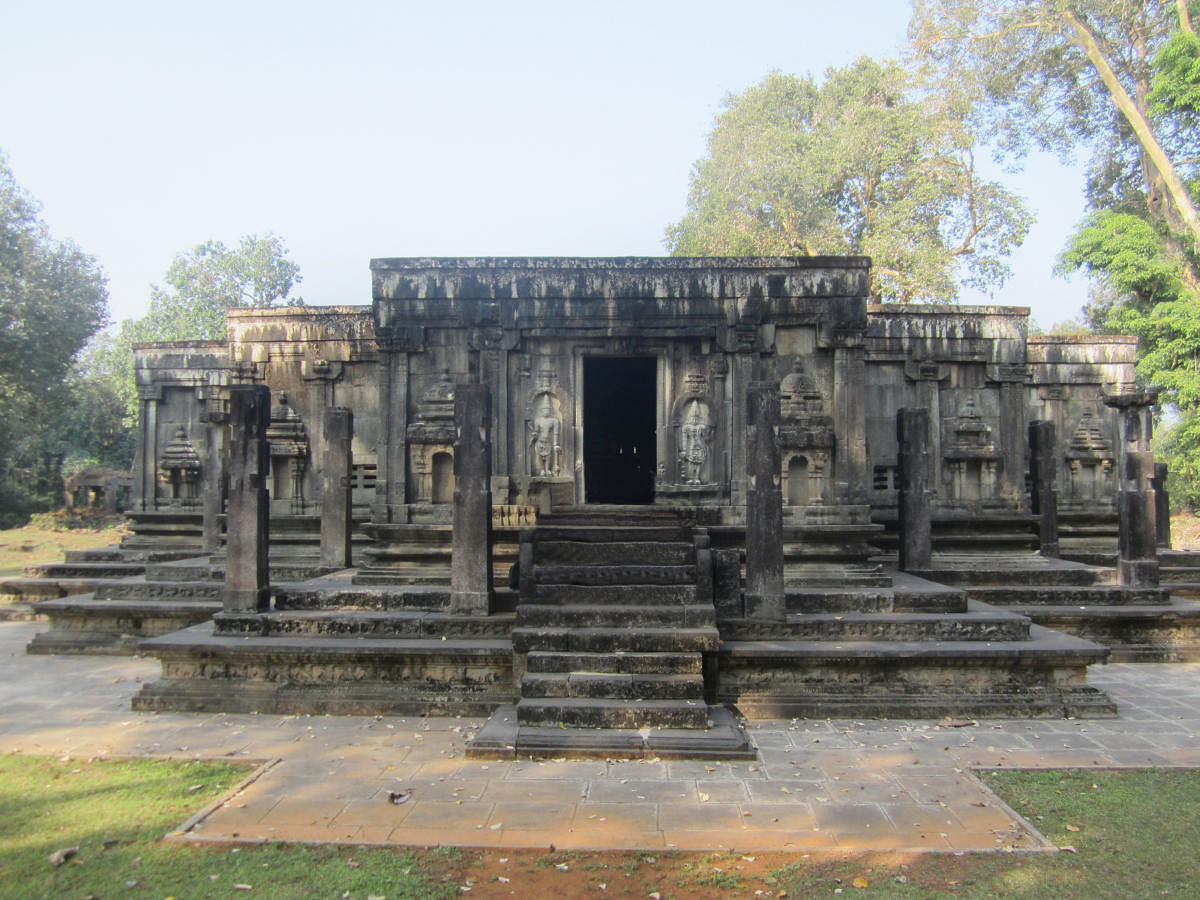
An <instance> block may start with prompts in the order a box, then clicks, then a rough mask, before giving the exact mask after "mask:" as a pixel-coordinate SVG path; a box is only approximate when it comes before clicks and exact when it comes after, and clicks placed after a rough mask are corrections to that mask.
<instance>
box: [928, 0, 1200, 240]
mask: <svg viewBox="0 0 1200 900" xmlns="http://www.w3.org/2000/svg"><path fill="white" fill-rule="evenodd" d="M1190 22H1191V16H1190V12H1189V9H1188V5H1187V0H914V4H913V18H912V21H911V23H910V26H909V35H910V39H911V44H912V47H913V53H914V62H915V63H916V65H917V67H918V69H919V70H920V72H921V74H922V77H923V79H924V81H925V82H926V83H927V84H929V85H931V86H932V87H933V88H934V89H939V88H941V89H946V90H953V91H955V92H959V93H961V92H964V91H965V92H966V93H968V94H970V95H973V97H974V98H975V99H976V100H977V101H978V102H977V104H976V105H975V107H974V110H975V111H974V115H973V121H974V122H975V123H976V125H978V126H980V127H981V128H982V130H983V132H984V133H985V134H986V135H988V136H990V137H993V138H997V139H998V140H999V142H1000V144H1001V145H1002V146H1004V147H1006V148H1007V149H1009V150H1012V151H1016V152H1017V153H1021V152H1024V151H1025V150H1027V149H1029V148H1030V147H1031V146H1039V147H1042V148H1044V149H1054V150H1057V151H1059V152H1060V153H1062V154H1063V155H1064V156H1069V155H1071V154H1073V153H1074V152H1075V151H1076V150H1077V149H1078V148H1079V147H1081V146H1087V147H1090V148H1091V149H1092V152H1093V166H1092V167H1093V178H1092V184H1091V189H1092V196H1093V200H1094V201H1098V200H1099V201H1101V202H1100V203H1097V205H1104V204H1103V198H1106V197H1107V199H1108V200H1111V199H1113V198H1114V197H1120V196H1121V195H1123V194H1124V195H1127V194H1128V193H1129V192H1130V190H1131V189H1136V187H1137V186H1140V192H1141V193H1143V194H1144V196H1145V200H1146V203H1147V206H1148V208H1149V212H1150V215H1151V216H1152V217H1153V218H1155V219H1157V220H1161V221H1163V222H1165V223H1167V224H1168V226H1169V228H1170V231H1171V232H1172V233H1173V234H1179V235H1182V236H1184V237H1185V238H1186V241H1187V243H1188V244H1190V245H1191V248H1192V250H1193V251H1194V249H1195V246H1196V244H1197V242H1200V215H1198V214H1197V211H1196V203H1195V201H1194V200H1193V198H1192V197H1191V195H1190V194H1189V192H1188V190H1187V188H1186V187H1185V184H1184V182H1185V180H1186V177H1185V173H1181V172H1180V168H1179V167H1180V166H1181V165H1185V166H1186V165H1194V164H1195V158H1194V156H1195V155H1194V154H1193V153H1191V152H1190V150H1189V145H1192V144H1194V132H1192V131H1190V130H1185V131H1180V130H1178V129H1174V128H1172V127H1170V124H1169V123H1166V122H1164V121H1162V120H1161V119H1159V120H1156V118H1155V116H1154V114H1153V111H1152V110H1151V98H1150V94H1151V89H1152V82H1153V80H1154V71H1153V61H1154V58H1155V54H1156V53H1158V52H1159V51H1160V50H1162V49H1163V48H1164V47H1165V46H1166V45H1167V43H1168V41H1169V39H1170V38H1171V36H1172V34H1173V33H1174V32H1175V31H1176V30H1184V31H1190V30H1191V26H1190ZM1163 90H1164V95H1163V97H1162V100H1161V102H1163V103H1169V102H1172V100H1171V98H1173V97H1175V95H1169V96H1168V95H1167V94H1166V93H1165V91H1166V89H1165V88H1164V89H1163Z"/></svg>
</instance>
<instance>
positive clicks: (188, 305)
mask: <svg viewBox="0 0 1200 900" xmlns="http://www.w3.org/2000/svg"><path fill="white" fill-rule="evenodd" d="M164 280H165V281H166V286H165V287H163V286H160V285H154V286H152V287H151V291H150V309H149V311H148V312H147V313H146V315H145V316H143V317H142V318H141V319H138V320H136V321H134V322H128V323H122V328H121V333H122V336H125V335H126V334H127V333H128V337H129V338H130V339H131V340H132V341H134V342H141V341H182V340H208V341H211V340H221V339H223V338H224V337H225V310H226V309H230V308H241V307H252V306H253V307H265V306H281V305H285V304H290V305H292V306H301V305H303V303H304V300H303V299H302V298H300V297H291V296H289V295H290V294H291V291H292V288H293V287H295V286H296V285H297V284H299V282H300V281H301V280H302V279H301V276H300V267H299V266H298V265H296V263H295V262H293V261H292V260H291V259H289V258H288V249H287V246H286V245H285V244H284V242H283V240H282V238H279V237H277V236H276V235H274V234H266V235H263V236H262V237H260V236H258V235H254V234H250V235H246V236H244V237H242V238H241V240H240V241H239V242H238V245H237V247H235V248H232V249H230V248H229V247H226V246H225V245H224V244H223V243H222V242H221V241H205V242H204V243H203V244H197V245H196V246H195V247H193V248H192V249H191V250H190V251H188V252H186V253H177V254H176V255H175V258H174V259H173V260H171V264H170V265H169V266H168V267H167V272H166V275H165V276H164Z"/></svg>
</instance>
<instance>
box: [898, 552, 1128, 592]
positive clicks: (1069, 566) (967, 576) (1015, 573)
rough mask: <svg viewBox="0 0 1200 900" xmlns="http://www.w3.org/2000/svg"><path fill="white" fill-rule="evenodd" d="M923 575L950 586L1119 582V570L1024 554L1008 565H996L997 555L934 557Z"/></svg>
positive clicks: (1071, 584) (1105, 583)
mask: <svg viewBox="0 0 1200 900" xmlns="http://www.w3.org/2000/svg"><path fill="white" fill-rule="evenodd" d="M918 574H919V575H920V576H921V577H922V578H927V579H929V580H930V581H936V582H939V583H940V584H951V585H963V586H968V585H995V586H1004V587H1008V586H1010V585H1020V584H1027V585H1029V584H1036V585H1063V586H1072V587H1079V586H1083V587H1090V586H1094V585H1110V584H1115V583H1116V577H1117V576H1116V572H1114V571H1113V570H1112V569H1101V568H1096V567H1094V566H1085V565H1082V564H1079V563H1073V562H1068V561H1063V560H1047V559H1045V558H1044V557H1024V558H1017V559H1014V560H1012V561H1011V563H1009V564H1008V565H997V564H996V559H995V557H994V556H991V557H988V558H987V559H986V560H982V559H981V560H971V559H960V560H955V561H953V562H948V561H947V562H943V561H942V560H938V559H935V560H934V564H933V566H932V567H931V568H929V569H928V570H926V571H923V572H919V573H918Z"/></svg>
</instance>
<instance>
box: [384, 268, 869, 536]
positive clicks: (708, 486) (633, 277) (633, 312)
mask: <svg viewBox="0 0 1200 900" xmlns="http://www.w3.org/2000/svg"><path fill="white" fill-rule="evenodd" d="M371 265H372V273H373V287H374V299H375V311H376V320H377V330H378V334H379V337H380V346H381V348H383V350H384V353H385V355H388V356H389V357H390V362H389V364H388V365H387V366H386V368H387V373H388V381H389V383H388V384H387V385H386V390H387V391H388V393H389V396H390V399H389V400H387V401H385V403H384V405H385V408H386V409H388V410H389V413H390V415H391V416H392V417H393V421H392V422H391V423H390V427H389V436H390V441H391V442H392V446H393V456H394V458H393V459H392V460H391V461H390V463H389V465H390V467H391V470H392V471H393V472H395V473H397V474H399V471H400V470H401V468H402V466H404V462H403V460H402V459H401V454H400V453H398V452H396V450H395V441H397V440H399V438H400V435H402V434H404V435H407V439H408V441H409V447H410V458H409V461H408V465H407V466H406V467H404V468H405V471H404V472H403V477H404V478H406V479H407V481H408V484H407V486H406V489H405V490H404V491H401V490H400V489H399V487H398V486H397V485H396V484H395V483H393V486H392V487H391V489H390V490H388V491H387V500H386V504H385V506H386V510H384V509H381V510H379V511H378V512H377V514H381V515H383V514H385V515H387V516H389V517H390V518H392V519H393V520H404V517H405V516H409V515H412V514H413V510H412V505H413V504H414V503H416V504H418V505H419V504H423V503H428V502H430V501H431V499H432V494H433V493H434V492H433V489H432V487H431V486H427V485H426V483H425V482H424V481H423V480H422V479H432V480H433V481H434V482H436V478H435V473H433V472H432V471H431V469H432V465H431V463H430V462H429V460H430V458H431V456H434V455H436V454H438V453H444V452H446V449H447V448H446V442H444V441H439V440H438V431H437V427H436V425H437V412H436V407H437V404H438V403H439V402H443V401H444V399H445V398H444V397H441V396H440V391H441V388H440V387H439V383H440V382H444V381H447V380H448V381H450V382H453V383H461V382H464V381H474V380H479V381H481V382H482V383H484V384H485V385H487V386H488V388H489V390H490V392H491V394H492V396H493V397H494V398H495V403H494V407H493V408H494V410H495V412H494V416H495V420H494V423H493V424H494V428H493V432H494V434H495V435H496V440H495V453H494V457H493V474H494V476H495V477H496V480H497V485H496V492H497V494H498V496H497V500H498V501H499V502H501V503H521V504H528V505H533V506H538V507H539V508H547V506H548V505H550V504H551V503H553V504H556V505H557V504H563V503H571V502H581V501H582V500H583V498H584V496H585V493H586V485H585V483H584V466H583V445H582V442H583V433H582V432H583V371H584V365H585V360H586V359H587V358H588V357H589V356H608V357H649V358H653V359H654V360H655V361H656V367H657V379H656V380H657V394H656V397H655V441H656V446H655V456H656V463H657V466H656V476H655V498H656V502H669V503H711V504H729V503H731V502H732V503H733V504H734V505H739V504H742V503H744V493H745V485H744V478H743V475H742V473H743V472H744V469H745V459H744V453H745V449H744V441H743V439H742V435H744V433H745V408H744V395H745V388H746V386H748V384H749V383H750V381H751V380H754V379H759V378H766V379H774V380H779V379H781V378H782V377H784V376H786V375H787V374H789V373H790V372H792V371H793V370H794V368H795V365H796V363H797V362H800V363H801V364H802V365H803V366H804V367H805V370H806V371H807V372H809V373H810V377H811V379H812V382H813V384H815V385H817V387H816V391H817V392H818V395H819V396H820V397H821V398H822V399H823V400H825V401H826V405H827V408H828V412H829V413H833V412H834V411H835V410H837V409H841V410H842V411H843V412H846V413H848V414H847V415H843V416H841V417H833V418H832V419H831V421H833V422H836V423H838V424H837V426H832V425H831V426H830V427H829V428H828V429H826V430H827V431H828V432H829V435H828V439H827V440H826V443H827V444H828V445H830V446H825V445H820V446H815V447H813V448H812V449H814V450H817V451H820V452H823V453H824V455H825V457H826V458H824V459H821V460H820V461H819V464H818V462H817V461H815V462H814V468H815V469H818V470H819V471H820V477H822V478H824V479H825V481H826V482H827V486H826V487H825V488H824V496H821V491H820V489H817V490H816V496H817V498H818V500H820V501H824V502H830V501H831V500H832V499H833V497H834V496H835V495H837V496H839V497H840V498H841V499H842V501H843V502H846V501H847V500H848V499H849V498H851V497H852V496H855V495H860V496H862V497H865V444H864V442H863V439H862V429H861V425H860V424H856V422H858V421H860V420H858V419H856V415H855V412H856V410H855V404H854V399H855V398H860V397H861V392H859V391H857V390H855V391H850V390H848V389H847V388H839V387H838V382H837V379H836V378H835V367H836V366H837V365H839V364H840V365H842V366H843V368H847V366H848V368H849V369H852V368H853V366H854V361H853V360H850V359H849V358H850V357H852V356H854V355H855V353H856V352H857V356H858V365H859V367H861V350H856V349H855V345H856V342H859V341H861V334H862V331H863V328H864V326H865V301H866V286H867V262H866V260H864V259H861V258H837V259H833V258H820V257H818V258H804V259H753V260H749V259H745V260H738V259H734V260H721V261H720V264H716V263H715V262H714V261H712V260H704V259H640V258H633V259H451V260H431V259H380V260H374V261H372V264H371ZM847 348H848V349H847ZM839 352H840V354H841V356H842V357H846V359H845V360H840V359H836V357H838V355H839ZM847 360H849V362H847ZM843 383H844V381H843ZM839 404H840V406H839ZM822 412H824V411H822ZM835 427H839V428H841V429H843V431H842V432H841V437H842V443H843V446H844V448H845V457H844V462H843V463H842V464H840V465H838V464H837V463H835V462H834V460H833V456H834V453H833V452H831V451H832V446H831V445H832V444H833V440H832V435H833V431H834V428H835ZM414 439H415V441H414ZM821 440H825V438H822V439H821ZM817 443H818V444H820V440H818V442H817ZM807 446H808V445H806V444H802V448H807ZM414 448H417V449H416V452H415V454H414ZM414 458H415V459H416V460H417V461H418V464H417V465H414V464H413V460H414ZM806 463H807V460H806ZM392 480H393V482H396V481H397V480H398V479H396V478H395V477H393V479H392ZM441 496H443V497H444V496H445V494H444V493H442V494H441ZM798 496H799V493H798ZM434 505H436V504H434Z"/></svg>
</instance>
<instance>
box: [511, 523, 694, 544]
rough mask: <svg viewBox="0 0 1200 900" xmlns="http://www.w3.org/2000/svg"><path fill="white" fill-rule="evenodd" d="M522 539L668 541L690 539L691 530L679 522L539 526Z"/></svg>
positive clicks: (538, 541) (657, 542) (598, 541)
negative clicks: (671, 523)
mask: <svg viewBox="0 0 1200 900" xmlns="http://www.w3.org/2000/svg"><path fill="white" fill-rule="evenodd" d="M521 540H522V541H531V540H532V541H534V542H535V543H542V542H543V541H549V542H559V541H570V542H572V543H597V544H609V543H612V542H614V541H636V542H638V543H655V544H672V543H686V544H691V542H692V531H691V529H690V528H685V527H683V526H680V525H635V524H631V525H621V526H615V527H614V526H611V525H595V524H590V525H589V524H586V523H581V524H577V525H541V524H539V525H538V526H537V527H536V528H531V529H527V530H526V531H524V532H522V534H521Z"/></svg>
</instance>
